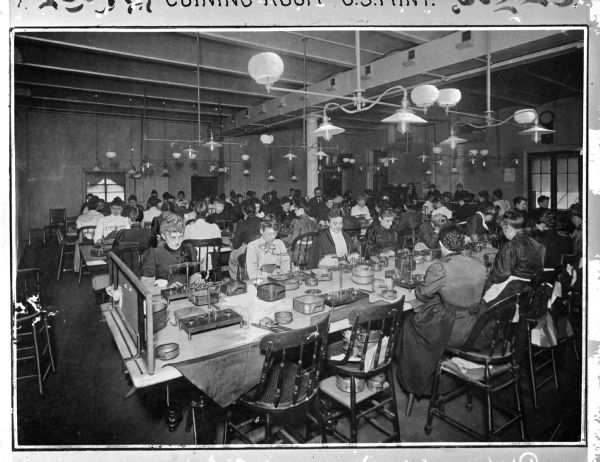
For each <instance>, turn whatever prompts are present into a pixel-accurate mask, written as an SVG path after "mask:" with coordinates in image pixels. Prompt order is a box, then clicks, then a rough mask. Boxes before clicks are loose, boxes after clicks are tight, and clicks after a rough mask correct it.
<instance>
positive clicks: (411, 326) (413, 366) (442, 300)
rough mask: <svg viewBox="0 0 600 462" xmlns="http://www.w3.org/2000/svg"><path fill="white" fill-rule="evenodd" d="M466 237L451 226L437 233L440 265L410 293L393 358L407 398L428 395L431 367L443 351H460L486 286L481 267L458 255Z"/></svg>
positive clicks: (431, 374) (483, 267)
mask: <svg viewBox="0 0 600 462" xmlns="http://www.w3.org/2000/svg"><path fill="white" fill-rule="evenodd" d="M464 239H465V236H464V235H463V234H461V233H460V231H459V229H458V227H457V226H456V225H453V224H449V225H446V226H445V227H443V228H442V229H441V231H440V247H441V249H442V255H443V257H442V259H441V260H438V261H436V262H434V263H432V264H431V265H430V266H429V268H428V269H427V272H426V274H425V280H424V281H423V283H422V284H420V285H419V286H417V288H416V289H415V295H416V297H417V300H415V301H413V302H411V305H412V307H413V309H412V311H410V312H408V313H407V314H406V318H405V321H404V324H403V326H402V334H401V338H400V342H399V343H398V350H397V352H396V357H397V358H398V360H399V368H398V379H399V381H400V384H401V385H402V387H403V388H404V390H405V391H407V392H408V393H414V394H415V395H417V396H422V395H425V394H428V393H429V392H430V386H431V379H432V377H433V373H434V371H435V365H436V363H437V361H438V359H439V357H440V356H441V355H442V353H443V352H444V349H445V348H446V346H447V345H450V346H462V344H463V343H464V342H465V341H466V339H467V338H468V336H469V333H470V332H471V328H472V327H473V325H474V324H475V320H476V317H477V314H478V313H479V310H480V306H481V295H482V293H483V287H484V285H485V278H486V269H485V266H484V265H483V264H482V263H480V262H478V261H477V260H474V259H473V258H471V257H467V256H465V255H461V254H460V253H457V252H459V251H460V248H461V247H462V245H463V243H464Z"/></svg>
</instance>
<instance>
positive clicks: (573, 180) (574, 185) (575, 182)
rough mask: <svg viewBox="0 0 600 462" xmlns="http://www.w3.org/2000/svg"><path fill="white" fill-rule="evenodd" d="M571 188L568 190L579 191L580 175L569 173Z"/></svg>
mask: <svg viewBox="0 0 600 462" xmlns="http://www.w3.org/2000/svg"><path fill="white" fill-rule="evenodd" d="M568 178H569V188H568V190H567V191H569V192H576V193H579V175H577V174H576V173H569V175H568Z"/></svg>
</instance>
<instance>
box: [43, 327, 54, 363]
mask: <svg viewBox="0 0 600 462" xmlns="http://www.w3.org/2000/svg"><path fill="white" fill-rule="evenodd" d="M44 330H45V331H46V342H47V345H48V346H47V348H48V357H49V358H50V366H51V367H52V372H53V373H56V366H55V365H54V355H53V354H52V343H50V329H49V328H48V321H47V319H45V318H44Z"/></svg>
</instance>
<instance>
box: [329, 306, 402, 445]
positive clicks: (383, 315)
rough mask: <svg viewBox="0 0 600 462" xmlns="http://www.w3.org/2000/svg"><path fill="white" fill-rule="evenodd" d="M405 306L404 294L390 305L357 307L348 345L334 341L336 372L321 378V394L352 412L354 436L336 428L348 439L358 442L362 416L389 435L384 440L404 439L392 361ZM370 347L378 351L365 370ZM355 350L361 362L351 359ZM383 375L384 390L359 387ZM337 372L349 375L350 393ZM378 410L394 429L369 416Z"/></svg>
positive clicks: (351, 317) (352, 315)
mask: <svg viewBox="0 0 600 462" xmlns="http://www.w3.org/2000/svg"><path fill="white" fill-rule="evenodd" d="M403 307H404V297H402V298H401V299H400V300H399V301H398V302H396V303H393V304H389V305H387V304H386V305H379V306H365V307H361V308H356V309H354V310H353V311H351V312H350V314H349V315H348V320H349V321H350V323H351V324H352V330H351V332H350V340H349V343H348V344H347V348H344V342H343V341H341V342H337V343H334V344H332V345H330V347H329V348H328V354H327V356H328V365H329V366H331V368H332V369H333V371H334V372H335V373H336V375H333V376H332V377H328V378H326V379H325V380H323V381H321V383H320V384H319V389H320V391H321V395H323V396H327V397H328V398H329V399H330V400H333V401H334V402H336V403H337V404H339V405H342V406H343V408H344V410H345V411H348V410H349V411H350V438H348V437H347V436H346V435H343V434H342V433H340V432H339V431H338V430H337V429H335V427H334V428H333V432H334V434H335V435H336V436H338V437H340V438H341V439H343V440H345V441H347V442H352V443H356V442H357V439H358V422H359V420H360V419H361V418H364V419H365V420H366V421H367V422H369V423H370V424H371V425H373V426H374V427H375V428H377V430H379V431H381V432H382V433H384V434H385V435H386V436H387V438H386V439H385V440H384V442H391V441H395V442H399V441H400V420H399V416H398V411H397V402H396V391H395V387H394V377H393V373H392V361H393V356H394V350H395V348H396V343H397V341H398V334H399V332H400V326H401V320H402V310H403ZM370 337H375V338H377V340H376V341H375V342H373V341H371V342H369V338H370ZM384 337H387V345H386V347H385V348H384V347H383V346H384V345H385V342H384V341H383V339H384ZM368 350H371V351H372V352H373V354H374V356H373V362H372V365H373V366H372V368H371V369H368V370H365V358H366V355H367V352H368ZM353 352H357V353H359V354H360V359H359V361H357V362H355V361H351V357H352V355H353ZM369 354H370V353H369ZM339 355H343V357H342V358H341V359H333V358H334V357H336V356H339ZM381 374H384V375H385V378H386V382H384V384H383V388H382V389H381V390H375V391H372V390H370V389H369V388H368V387H365V389H364V390H363V391H361V392H358V391H357V390H356V380H357V379H363V380H365V381H367V380H369V379H371V378H373V377H375V376H378V375H381ZM337 375H341V376H343V377H348V378H349V380H350V393H348V392H346V391H342V390H340V389H339V388H338V387H337V384H336V381H337ZM387 391H389V397H387V398H385V399H383V400H381V401H376V400H375V397H377V396H378V395H379V394H383V393H384V392H387ZM367 401H368V402H369V403H370V406H369V407H367V409H365V410H362V411H361V412H359V411H358V407H359V405H361V403H364V402H367ZM388 403H391V404H392V406H391V410H389V409H387V408H386V407H385V406H386V405H387V404H388ZM375 411H377V412H378V413H380V414H382V415H384V416H386V417H388V418H389V419H390V420H391V421H392V427H393V431H392V432H390V431H388V430H387V429H386V428H384V427H383V426H382V425H381V424H380V423H379V422H378V421H376V420H374V419H371V418H370V417H368V416H369V414H371V413H372V412H375ZM338 414H339V413H336V414H335V415H333V416H332V415H328V416H327V421H332V420H335V419H336V418H337V416H338Z"/></svg>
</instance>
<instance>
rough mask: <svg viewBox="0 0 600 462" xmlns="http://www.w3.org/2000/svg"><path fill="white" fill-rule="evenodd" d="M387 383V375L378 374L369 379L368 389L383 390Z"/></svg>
mask: <svg viewBox="0 0 600 462" xmlns="http://www.w3.org/2000/svg"><path fill="white" fill-rule="evenodd" d="M384 383H385V374H377V375H375V376H373V377H371V378H370V379H367V388H368V389H369V390H371V391H380V390H383V384H384Z"/></svg>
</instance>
